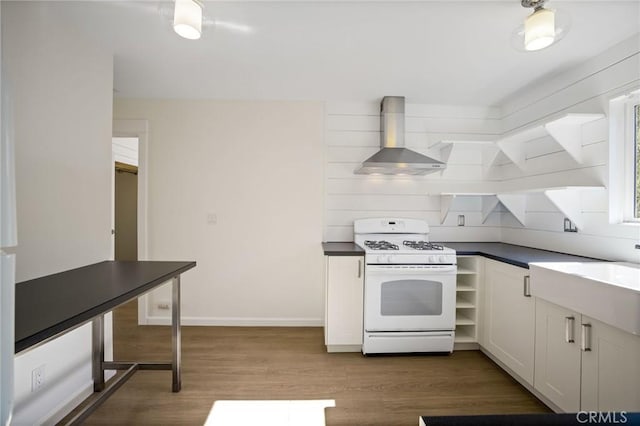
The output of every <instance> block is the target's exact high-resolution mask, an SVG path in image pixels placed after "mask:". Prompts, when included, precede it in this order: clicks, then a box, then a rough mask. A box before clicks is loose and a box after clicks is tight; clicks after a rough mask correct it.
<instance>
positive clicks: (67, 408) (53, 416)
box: [37, 371, 116, 426]
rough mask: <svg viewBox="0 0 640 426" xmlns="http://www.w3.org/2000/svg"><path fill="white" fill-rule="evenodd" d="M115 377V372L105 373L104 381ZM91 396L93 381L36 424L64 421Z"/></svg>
mask: <svg viewBox="0 0 640 426" xmlns="http://www.w3.org/2000/svg"><path fill="white" fill-rule="evenodd" d="M115 375H116V372H115V371H105V373H104V379H105V381H107V380H109V379H110V378H112V377H113V376H115ZM91 394H93V380H90V381H89V382H87V384H86V385H85V386H83V387H82V389H80V390H79V391H78V392H76V393H75V395H71V396H70V397H69V398H67V399H66V400H64V401H62V402H61V403H60V404H59V405H58V406H57V407H55V408H54V409H53V410H51V411H50V412H49V413H47V414H46V415H44V416H43V417H42V418H41V419H40V420H39V421H38V423H37V424H39V425H43V426H49V425H51V426H54V425H56V424H57V423H58V422H60V420H62V419H64V418H65V417H66V416H67V415H69V413H70V412H71V411H73V409H74V408H76V407H77V406H78V405H80V404H81V403H82V401H84V400H85V399H87V398H88V397H90V396H91Z"/></svg>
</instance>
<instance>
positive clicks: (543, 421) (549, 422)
mask: <svg viewBox="0 0 640 426" xmlns="http://www.w3.org/2000/svg"><path fill="white" fill-rule="evenodd" d="M622 413H624V414H622ZM588 414H589V413H588V412H586V411H581V412H580V413H563V414H546V413H541V414H490V415H484V416H423V417H420V424H421V425H426V426H568V425H576V426H579V425H582V424H585V423H588ZM610 414H612V415H611V416H610V417H609V419H610V420H609V421H603V422H597V423H598V424H603V425H604V424H606V425H612V424H618V423H627V424H629V425H632V424H633V425H636V424H639V422H640V413H629V412H625V411H622V412H617V413H610Z"/></svg>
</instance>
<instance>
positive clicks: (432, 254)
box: [354, 218, 457, 354]
mask: <svg viewBox="0 0 640 426" xmlns="http://www.w3.org/2000/svg"><path fill="white" fill-rule="evenodd" d="M354 235H355V242H356V244H358V245H360V246H361V247H362V248H363V249H364V250H365V264H366V267H365V284H364V340H363V347H362V352H363V353H364V354H372V353H401V352H451V351H452V350H453V340H454V337H455V332H454V330H455V314H456V308H455V305H456V301H455V297H456V272H457V267H456V252H455V250H453V249H450V248H447V247H443V246H441V245H437V244H432V243H430V242H429V225H428V224H427V223H426V222H425V221H423V220H417V219H396V218H376V219H359V220H356V221H354Z"/></svg>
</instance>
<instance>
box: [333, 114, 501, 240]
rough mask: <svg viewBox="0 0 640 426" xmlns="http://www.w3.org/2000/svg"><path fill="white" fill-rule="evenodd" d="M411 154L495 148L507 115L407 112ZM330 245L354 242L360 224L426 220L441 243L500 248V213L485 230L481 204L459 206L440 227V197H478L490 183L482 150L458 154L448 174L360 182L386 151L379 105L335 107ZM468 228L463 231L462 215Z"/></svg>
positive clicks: (464, 200)
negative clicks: (365, 167) (447, 145)
mask: <svg viewBox="0 0 640 426" xmlns="http://www.w3.org/2000/svg"><path fill="white" fill-rule="evenodd" d="M405 127H406V141H405V142H406V147H407V148H410V149H413V150H415V151H417V152H420V153H422V154H425V155H431V156H434V157H438V156H439V155H440V152H439V149H435V146H436V145H437V144H438V143H439V142H440V141H443V140H472V141H486V140H494V139H495V138H496V137H497V135H498V134H500V129H501V123H500V120H499V110H497V109H495V108H485V107H457V106H436V105H419V104H411V103H407V104H406V112H405ZM325 144H326V147H325V149H326V151H325V158H326V168H325V179H326V182H325V188H326V198H325V220H324V223H325V229H324V240H325V241H351V240H352V239H353V220H354V219H357V218H369V217H406V218H419V219H426V220H427V222H428V223H429V224H430V225H431V239H432V240H433V241H443V240H447V241H499V240H500V214H499V212H500V211H499V209H498V210H497V211H496V213H494V214H492V215H491V216H490V217H489V218H488V219H487V220H486V222H485V223H482V204H481V197H459V198H456V199H455V200H454V201H453V204H452V206H451V209H450V213H449V215H448V216H447V219H446V220H445V222H444V224H441V223H440V193H442V192H451V191H453V189H452V188H454V187H455V190H456V191H458V190H459V189H460V188H466V187H468V188H469V192H473V190H474V189H475V190H477V189H478V188H480V187H479V185H482V184H483V183H485V181H486V183H490V182H489V181H487V179H486V178H485V170H484V168H483V164H482V156H481V155H480V153H481V151H480V144H478V145H477V147H474V146H467V148H466V149H454V150H453V151H452V153H451V156H450V158H449V160H448V164H447V169H446V170H445V171H444V172H436V173H432V174H429V175H426V176H370V175H369V176H367V175H355V174H354V173H353V172H354V170H355V169H356V168H357V167H358V166H359V165H360V164H361V163H362V161H363V160H365V159H366V158H368V157H369V156H371V155H373V154H374V153H375V152H377V151H378V150H379V149H380V105H379V103H345V102H329V103H327V104H326V133H325ZM459 214H463V215H465V226H464V227H459V226H457V219H458V215H459Z"/></svg>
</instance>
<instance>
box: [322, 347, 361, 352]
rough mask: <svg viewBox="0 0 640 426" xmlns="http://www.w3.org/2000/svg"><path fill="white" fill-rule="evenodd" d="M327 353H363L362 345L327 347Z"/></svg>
mask: <svg viewBox="0 0 640 426" xmlns="http://www.w3.org/2000/svg"><path fill="white" fill-rule="evenodd" d="M327 352H362V345H327Z"/></svg>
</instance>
